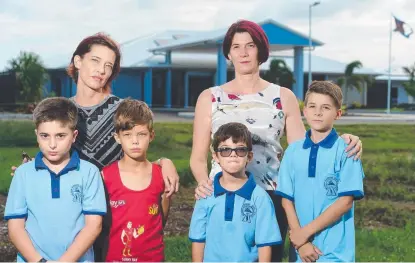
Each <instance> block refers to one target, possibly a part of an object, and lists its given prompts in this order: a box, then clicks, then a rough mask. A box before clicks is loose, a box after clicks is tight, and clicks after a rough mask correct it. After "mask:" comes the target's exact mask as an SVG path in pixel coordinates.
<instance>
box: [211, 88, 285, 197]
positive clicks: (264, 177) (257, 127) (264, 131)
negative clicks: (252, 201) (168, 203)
mask: <svg viewBox="0 0 415 263" xmlns="http://www.w3.org/2000/svg"><path fill="white" fill-rule="evenodd" d="M280 89H281V87H280V86H278V85H275V84H270V85H269V86H268V87H267V88H265V89H264V90H262V91H261V92H258V93H253V94H231V93H226V92H225V91H224V90H223V89H222V88H221V87H219V86H216V87H213V88H211V89H210V90H211V93H212V129H211V135H212V136H213V134H214V133H215V132H216V131H217V130H218V128H219V127H220V126H221V125H223V124H226V123H229V122H239V123H243V124H245V125H246V126H247V127H248V129H249V131H250V132H251V135H252V148H253V152H254V158H253V160H252V161H251V162H250V163H249V164H248V166H247V170H248V171H250V172H251V173H252V174H253V175H254V177H255V182H256V183H257V184H258V185H259V186H261V187H262V188H264V189H265V190H275V189H276V188H277V176H278V170H279V166H280V158H281V156H282V152H283V149H282V147H281V143H280V140H281V137H282V136H283V133H284V127H285V115H284V112H283V105H282V104H281V97H280ZM220 170H221V168H220V166H219V165H218V164H217V163H216V162H215V161H214V160H212V169H211V171H210V175H209V176H210V178H213V177H214V176H215V175H216V174H217V173H218V172H220Z"/></svg>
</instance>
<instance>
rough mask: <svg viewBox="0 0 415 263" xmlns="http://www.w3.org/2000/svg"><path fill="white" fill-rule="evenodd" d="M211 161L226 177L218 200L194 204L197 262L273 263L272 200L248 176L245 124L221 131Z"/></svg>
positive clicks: (276, 233) (218, 180)
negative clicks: (271, 262) (270, 262)
mask: <svg viewBox="0 0 415 263" xmlns="http://www.w3.org/2000/svg"><path fill="white" fill-rule="evenodd" d="M212 147H213V151H214V152H213V153H212V157H213V158H214V159H215V161H216V162H217V163H218V164H219V165H220V166H221V168H222V172H220V173H218V174H217V175H216V176H215V179H214V183H213V189H214V194H213V195H212V196H209V197H207V198H206V199H200V200H198V201H196V205H195V208H194V211H193V215H192V220H191V223H190V230H189V239H190V241H191V242H192V261H193V262H202V261H204V262H257V261H260V262H269V261H270V260H271V246H272V245H277V244H281V242H282V239H281V234H280V230H279V228H278V224H276V220H275V210H274V206H273V204H272V201H271V199H270V197H269V195H268V194H267V193H266V192H265V190H264V189H262V188H261V187H259V186H256V184H255V181H254V176H253V175H252V174H250V173H249V172H247V171H246V170H245V167H246V165H247V164H248V162H249V161H251V160H252V157H253V153H252V141H251V134H250V132H249V131H248V129H247V127H246V126H245V125H243V124H241V123H228V124H225V125H222V126H221V127H220V128H219V129H218V130H217V132H216V133H215V134H214V138H213V143H212Z"/></svg>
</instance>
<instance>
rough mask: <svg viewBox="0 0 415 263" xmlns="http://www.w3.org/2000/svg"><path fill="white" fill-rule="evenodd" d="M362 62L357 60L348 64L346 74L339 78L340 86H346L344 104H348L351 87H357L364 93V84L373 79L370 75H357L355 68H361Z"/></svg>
mask: <svg viewBox="0 0 415 263" xmlns="http://www.w3.org/2000/svg"><path fill="white" fill-rule="evenodd" d="M362 66H363V65H362V62H360V61H359V60H355V61H353V62H351V63H349V64H348V65H347V66H346V70H345V72H344V76H343V77H341V78H339V79H337V84H338V85H339V86H340V87H344V96H343V97H344V104H345V105H346V106H347V104H348V103H347V92H348V90H349V89H356V90H357V91H359V92H360V93H362V91H363V88H364V85H365V84H370V83H371V82H372V81H371V79H370V78H369V77H368V76H365V75H355V74H354V70H355V69H359V68H361V67H362Z"/></svg>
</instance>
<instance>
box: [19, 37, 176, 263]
mask: <svg viewBox="0 0 415 263" xmlns="http://www.w3.org/2000/svg"><path fill="white" fill-rule="evenodd" d="M120 65H121V52H120V49H119V46H118V44H117V43H116V42H115V41H114V40H112V39H111V38H110V37H109V36H107V35H105V34H103V33H98V34H95V35H92V36H89V37H86V38H85V39H83V40H82V41H81V42H80V43H79V45H78V47H77V48H76V50H75V52H74V53H73V56H72V59H71V63H70V64H69V66H68V68H67V73H68V75H69V76H70V77H71V78H72V79H73V80H74V81H75V83H76V88H77V89H76V94H75V96H74V97H72V98H71V100H72V101H73V102H74V103H75V105H76V106H77V108H78V114H79V118H78V124H77V127H76V129H77V130H78V132H79V133H78V137H77V139H76V141H75V143H74V145H73V147H74V148H75V149H76V150H77V151H78V153H79V156H80V158H81V159H83V160H86V161H89V162H91V163H93V164H95V165H96V166H97V167H98V168H99V169H100V170H101V169H102V168H103V167H104V166H107V165H109V164H110V163H112V162H113V161H115V160H118V159H120V157H121V154H122V149H121V146H120V145H119V144H118V143H117V142H116V141H115V139H114V137H113V132H114V130H115V129H114V122H113V117H114V115H115V111H116V109H117V107H118V105H119V104H120V103H121V101H122V99H121V98H119V97H116V96H114V95H112V94H111V81H112V80H114V79H115V78H116V77H117V75H118V73H119V72H120V67H121V66H120ZM26 161H28V160H26ZM157 162H158V164H159V165H160V166H161V167H162V174H163V179H164V182H165V185H166V192H167V196H171V195H172V194H173V193H175V192H177V191H178V188H179V176H178V174H177V171H176V168H175V166H174V164H173V162H172V161H171V160H169V159H166V158H161V159H159V160H157ZM15 169H16V168H15V167H12V170H15ZM108 211H110V209H108ZM107 220H109V218H107ZM107 220H104V227H103V231H102V232H103V233H102V235H101V237H100V238H98V240H97V242H96V243H95V245H94V251H95V261H97V262H103V261H105V250H106V248H105V245H104V243H105V242H103V241H102V239H103V238H104V236H105V231H106V228H108V227H109V226H107V225H106V224H109V222H106V221H107Z"/></svg>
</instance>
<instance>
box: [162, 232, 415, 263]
mask: <svg viewBox="0 0 415 263" xmlns="http://www.w3.org/2000/svg"><path fill="white" fill-rule="evenodd" d="M414 232H415V226H414V225H408V226H407V227H405V228H402V229H356V261H359V262H371V261H372V262H373V261H375V262H405V261H406V262H408V261H413V260H414V257H415V247H414V245H413V244H415V235H413V233H414ZM165 242H166V250H165V252H166V261H167V262H178V261H179V262H188V261H191V254H190V248H191V243H190V242H189V241H188V238H187V237H167V238H166V239H165ZM286 260H287V258H286Z"/></svg>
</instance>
